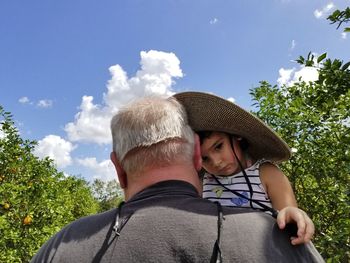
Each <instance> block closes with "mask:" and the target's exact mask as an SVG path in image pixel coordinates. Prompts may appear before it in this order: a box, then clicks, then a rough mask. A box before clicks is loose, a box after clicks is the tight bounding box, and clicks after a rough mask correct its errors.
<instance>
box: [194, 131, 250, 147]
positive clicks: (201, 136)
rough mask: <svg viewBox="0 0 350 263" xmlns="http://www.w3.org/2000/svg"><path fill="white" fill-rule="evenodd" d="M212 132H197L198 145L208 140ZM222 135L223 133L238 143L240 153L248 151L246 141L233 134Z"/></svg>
mask: <svg viewBox="0 0 350 263" xmlns="http://www.w3.org/2000/svg"><path fill="white" fill-rule="evenodd" d="M213 132H214V131H199V132H197V134H198V136H199V140H200V144H201V145H202V144H203V142H204V140H205V139H207V138H209V137H210V136H211V135H212V133H213ZM222 133H225V134H227V135H228V136H230V137H233V138H235V139H236V140H237V141H238V143H239V147H241V149H242V151H246V150H247V149H248V147H249V142H248V141H247V139H245V138H243V137H241V136H238V135H235V134H229V133H227V132H222Z"/></svg>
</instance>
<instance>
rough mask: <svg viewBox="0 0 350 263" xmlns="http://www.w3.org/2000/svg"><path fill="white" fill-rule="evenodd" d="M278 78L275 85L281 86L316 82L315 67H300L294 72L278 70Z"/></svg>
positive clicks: (291, 70)
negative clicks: (298, 82)
mask: <svg viewBox="0 0 350 263" xmlns="http://www.w3.org/2000/svg"><path fill="white" fill-rule="evenodd" d="M279 74H280V77H279V78H278V79H277V83H278V84H279V85H280V86H282V85H287V86H290V85H293V83H295V82H297V81H299V80H301V81H305V82H309V81H316V80H317V79H318V70H317V68H316V67H302V68H301V69H300V70H298V71H296V70H295V69H294V68H293V69H284V68H281V69H280V70H279Z"/></svg>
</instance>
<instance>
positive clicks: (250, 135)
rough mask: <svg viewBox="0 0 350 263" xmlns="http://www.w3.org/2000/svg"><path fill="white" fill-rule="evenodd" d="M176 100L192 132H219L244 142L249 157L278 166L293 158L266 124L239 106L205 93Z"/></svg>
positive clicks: (187, 93)
mask: <svg viewBox="0 0 350 263" xmlns="http://www.w3.org/2000/svg"><path fill="white" fill-rule="evenodd" d="M173 97H175V98H176V99H177V100H178V101H179V102H180V103H181V104H182V105H183V106H184V107H185V109H186V112H187V115H188V121H189V124H190V126H191V127H192V129H193V130H194V131H196V132H198V131H219V132H226V133H229V134H235V135H238V136H240V137H243V138H245V139H246V140H247V141H248V143H249V147H248V149H247V151H248V153H249V155H250V156H251V157H253V158H254V159H256V160H258V159H261V158H265V159H269V160H271V161H274V162H276V163H279V162H282V161H285V160H287V159H289V158H290V157H291V151H290V148H289V147H288V145H287V144H286V143H285V142H284V141H283V140H282V139H281V138H280V137H279V136H278V135H277V134H276V133H275V132H274V131H273V130H272V129H271V128H270V127H268V126H267V125H266V124H265V123H263V122H262V121H261V120H260V119H258V118H257V117H255V116H254V115H253V114H251V113H249V112H248V111H246V110H244V109H242V108H241V107H239V106H238V105H236V104H234V103H232V102H230V101H228V100H226V99H223V98H221V97H218V96H215V95H212V94H208V93H203V92H192V91H190V92H181V93H177V94H175V95H174V96H173Z"/></svg>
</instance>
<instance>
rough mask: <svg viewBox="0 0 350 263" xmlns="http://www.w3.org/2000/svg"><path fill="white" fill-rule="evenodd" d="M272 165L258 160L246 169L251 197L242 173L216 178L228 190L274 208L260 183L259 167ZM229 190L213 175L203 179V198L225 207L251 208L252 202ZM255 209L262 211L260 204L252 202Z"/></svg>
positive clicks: (207, 174) (206, 174)
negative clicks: (265, 164) (266, 164)
mask: <svg viewBox="0 0 350 263" xmlns="http://www.w3.org/2000/svg"><path fill="white" fill-rule="evenodd" d="M266 162H268V163H271V162H270V161H268V160H264V159H261V160H258V161H257V162H256V163H255V164H253V165H252V166H250V167H249V168H246V169H245V172H246V173H247V176H248V178H249V181H250V184H251V186H252V189H253V194H252V196H250V191H249V187H248V184H247V181H246V179H245V177H244V175H243V173H242V172H239V173H237V174H234V175H231V176H225V177H224V176H216V178H217V179H218V180H219V182H220V183H221V184H222V185H224V186H225V187H227V188H228V189H231V190H234V191H237V192H239V193H240V194H242V195H244V196H246V197H247V198H248V199H249V200H250V199H252V200H256V201H259V202H260V203H263V204H264V205H266V206H269V207H272V204H271V200H270V198H269V197H268V195H267V193H266V191H265V189H264V186H263V185H262V183H261V181H260V171H259V167H260V165H261V164H263V163H266ZM228 189H225V188H224V187H222V186H221V185H220V184H219V183H218V182H217V181H216V180H215V179H214V178H213V176H212V175H211V174H209V173H205V175H204V178H203V198H205V199H208V200H210V201H213V202H215V201H217V202H219V203H220V204H221V205H223V206H236V207H237V206H238V207H244V208H251V206H250V201H249V200H248V199H245V198H243V197H239V196H237V195H235V194H234V193H232V192H230V191H229V190H228ZM252 205H253V208H257V209H262V208H261V207H260V206H259V205H258V204H256V203H254V202H252Z"/></svg>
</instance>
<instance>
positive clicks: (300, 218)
mask: <svg viewBox="0 0 350 263" xmlns="http://www.w3.org/2000/svg"><path fill="white" fill-rule="evenodd" d="M289 223H294V224H296V225H297V227H298V231H297V236H296V237H291V243H292V244H293V245H299V244H303V243H307V242H310V240H311V239H312V237H313V235H314V233H315V226H314V223H313V222H312V220H311V219H310V217H309V216H308V215H307V214H306V213H305V212H304V211H303V210H301V209H299V208H297V207H291V206H288V207H285V208H283V209H282V210H281V211H279V213H278V216H277V224H278V227H279V228H280V229H284V228H285V227H286V224H289Z"/></svg>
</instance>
